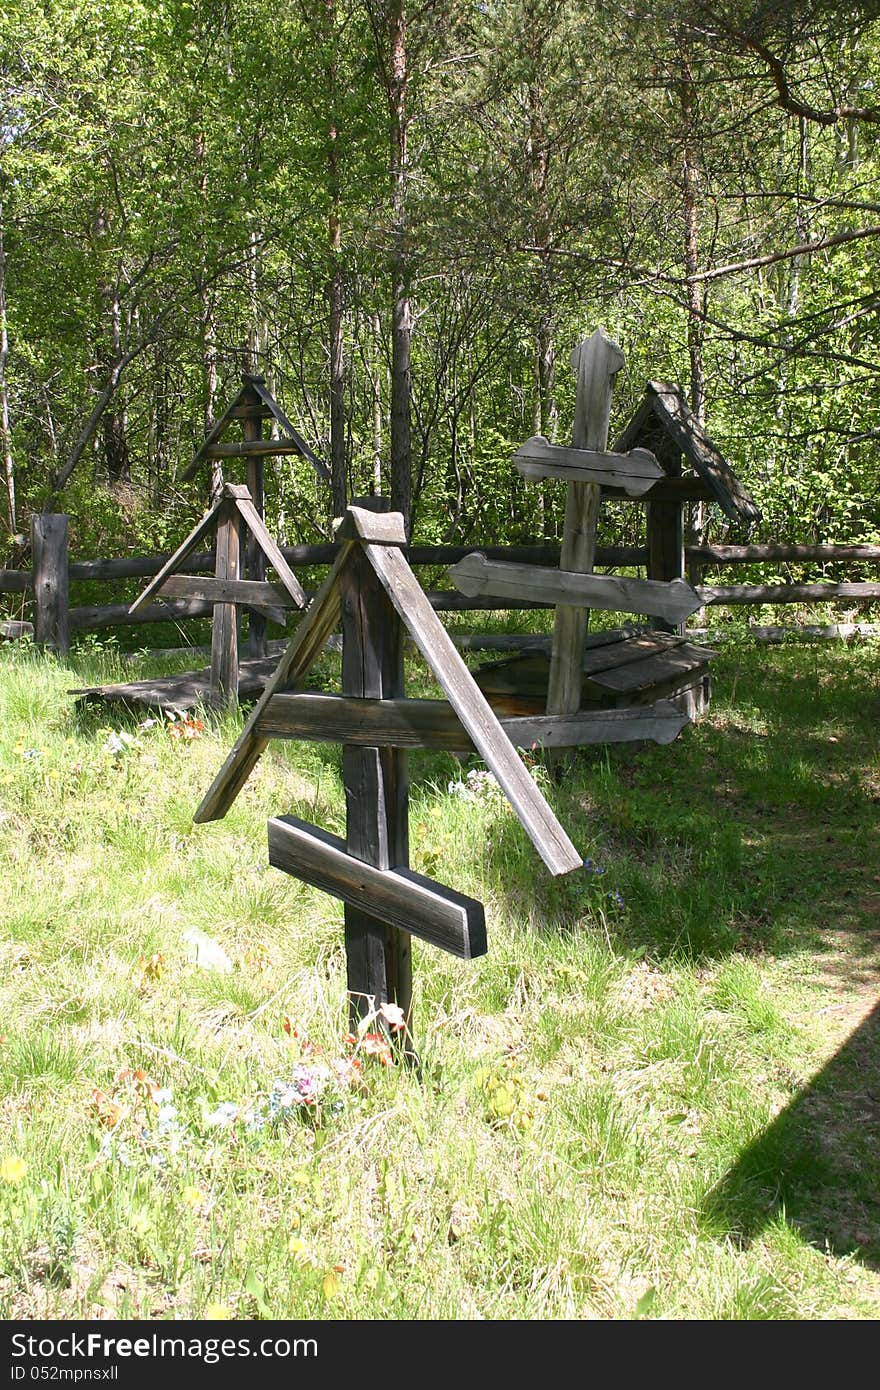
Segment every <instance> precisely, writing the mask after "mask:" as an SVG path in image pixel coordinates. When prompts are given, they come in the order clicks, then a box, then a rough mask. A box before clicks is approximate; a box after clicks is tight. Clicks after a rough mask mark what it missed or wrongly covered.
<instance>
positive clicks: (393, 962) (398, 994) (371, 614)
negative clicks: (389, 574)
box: [275, 546, 412, 1030]
mask: <svg viewBox="0 0 880 1390" xmlns="http://www.w3.org/2000/svg"><path fill="white" fill-rule="evenodd" d="M339 594H340V610H341V619H342V690H343V698H345V697H354V698H355V699H358V698H363V697H369V698H373V699H375V700H376V701H377V702H378V703H380V704H381V703H383V702H384V701H385V700H386V699H388V700H398V699H400V698H401V697H402V696H403V693H404V681H403V642H402V630H401V624H400V619H399V617H398V615H397V613H396V612H395V610H394V609H393V607H392V606H391V604H390V603H389V601H388V599H387V597H386V595H385V593H384V591H383V589H382V586H381V585H380V583H379V581H378V579H377V578H376V574H375V572H374V571H373V569H372V568H371V566H370V565H369V564H368V562H367V559H366V557H365V555H364V554H363V551H362V549H361V547H360V546H355V548H354V549H353V551H352V554H351V558H350V560H349V563H348V565H346V567H345V569H344V570H343V571H342V573H341V574H340V576H339ZM275 698H276V699H277V698H278V697H277V696H276V697H275ZM380 745H384V746H380ZM342 779H343V784H344V787H345V804H346V844H347V849H348V852H349V853H350V854H351V855H353V856H354V857H355V859H357V860H362V861H364V863H366V864H369V865H370V866H371V867H372V868H374V869H379V870H382V869H391V868H397V869H405V868H406V867H407V865H408V864H409V794H408V777H407V760H406V753H404V752H402V751H400V750H399V749H395V748H392V747H390V746H388V745H387V744H385V741H384V739H381V738H378V739H374V742H373V744H372V746H369V747H365V746H362V745H361V744H360V742H359V741H356V740H351V741H349V740H343V750H342ZM403 925H404V927H406V926H407V925H408V924H406V923H404V924H403ZM400 926H401V924H400V922H399V921H398V920H397V919H393V920H392V919H390V918H388V917H387V916H379V917H378V918H377V916H376V915H375V913H374V912H372V913H371V910H370V909H369V907H368V906H367V905H366V904H365V903H363V902H361V903H359V902H357V901H349V902H347V903H346V908H345V955H346V974H347V982H348V996H349V1009H350V1016H351V1024H352V1029H353V1030H354V1029H356V1028H357V1025H358V1021H359V1020H360V1019H361V1018H364V1017H366V1016H367V1015H368V1014H369V1013H370V1012H371V1011H372V1010H373V1009H374V1008H375V1006H376V1004H381V1003H385V1002H393V1003H396V1004H399V1006H400V1007H401V1009H403V1012H404V1014H405V1015H406V1016H407V1019H408V1020H409V1015H410V1011H411V1008H412V945H411V942H410V938H409V933H408V930H403V931H401V930H400Z"/></svg>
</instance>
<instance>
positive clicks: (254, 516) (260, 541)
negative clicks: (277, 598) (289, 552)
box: [235, 489, 307, 608]
mask: <svg viewBox="0 0 880 1390" xmlns="http://www.w3.org/2000/svg"><path fill="white" fill-rule="evenodd" d="M245 491H246V492H247V489H245ZM235 505H236V506H237V508H238V511H239V514H240V515H241V517H242V518H243V520H244V522H245V525H246V526H247V527H248V529H249V531H250V533H251V535H252V536H253V537H254V540H255V541H256V542H257V545H258V546H259V547H260V549H261V550H262V552H263V554H264V555H265V557H266V559H267V560H268V561H269V564H270V565H271V566H272V568H273V569H274V571H275V573H276V574H277V575H278V578H279V579H280V580H281V583H282V584H283V585H284V587H285V589H286V590H287V592H288V593H289V594H290V597H291V598H292V599H293V601H294V603H295V604H296V606H297V608H305V606H306V602H307V600H306V596H305V593H304V592H303V587H302V585H301V584H300V582H299V580H298V579H297V577H296V575H295V574H294V572H293V570H292V569H291V568H290V566H289V565H288V563H287V561H286V560H285V558H284V556H283V555H282V553H281V548H280V546H279V545H278V543H277V542H276V540H275V538H274V536H273V535H272V534H271V533H270V532H269V531H268V530H267V528H266V523H265V521H264V520H263V518H262V517H261V516H260V514H259V512H258V511H257V509H256V507H255V506H254V504H253V501H252V500H251V496H250V493H248V494H247V496H246V497H241V496H238V497H236V499H235Z"/></svg>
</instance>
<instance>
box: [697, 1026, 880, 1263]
mask: <svg viewBox="0 0 880 1390" xmlns="http://www.w3.org/2000/svg"><path fill="white" fill-rule="evenodd" d="M779 1216H782V1217H784V1219H785V1220H786V1221H787V1222H788V1223H789V1225H790V1226H792V1227H793V1228H794V1229H796V1230H797V1231H798V1232H799V1233H800V1234H801V1235H802V1236H803V1237H804V1238H805V1239H806V1240H808V1241H810V1243H811V1244H813V1245H816V1246H818V1247H819V1248H820V1249H822V1250H827V1251H828V1252H829V1253H831V1254H833V1255H836V1256H841V1255H854V1256H855V1257H857V1258H858V1259H859V1260H860V1261H861V1262H862V1263H863V1264H866V1265H869V1266H870V1267H871V1268H872V1269H880V1004H877V1005H875V1006H874V1008H873V1009H872V1011H871V1012H870V1013H869V1014H868V1016H867V1017H866V1018H865V1019H864V1020H863V1021H862V1023H860V1024H859V1026H858V1027H857V1028H856V1029H855V1031H854V1032H853V1033H852V1034H851V1035H850V1036H849V1037H848V1038H847V1040H846V1042H845V1043H844V1044H843V1046H842V1047H841V1048H840V1049H839V1051H838V1052H836V1053H835V1055H834V1056H833V1057H832V1058H831V1060H830V1061H829V1062H828V1063H827V1065H826V1066H825V1067H823V1069H822V1071H821V1072H819V1073H818V1074H817V1075H816V1076H815V1077H814V1078H813V1080H812V1081H811V1082H810V1083H809V1085H807V1086H806V1087H805V1088H804V1089H803V1090H802V1091H801V1092H799V1094H798V1095H797V1096H796V1097H795V1099H794V1100H793V1101H792V1102H791V1104H790V1105H788V1106H787V1107H786V1109H785V1110H783V1111H782V1113H781V1114H780V1115H778V1116H777V1117H776V1119H775V1120H774V1121H773V1123H772V1124H771V1125H769V1127H768V1128H767V1129H766V1130H764V1132H763V1134H761V1136H760V1137H759V1138H757V1139H755V1140H754V1141H753V1142H752V1143H751V1144H750V1145H749V1146H748V1148H746V1149H745V1150H744V1151H743V1153H742V1154H741V1155H740V1157H739V1158H738V1160H737V1161H736V1163H735V1164H734V1165H733V1167H732V1168H730V1170H729V1171H728V1172H727V1173H726V1174H725V1175H724V1177H723V1179H722V1180H721V1182H720V1183H718V1184H717V1186H716V1187H715V1188H714V1189H713V1191H712V1193H711V1194H710V1197H709V1200H708V1202H707V1204H706V1208H705V1211H704V1217H705V1219H706V1221H707V1222H708V1224H709V1225H710V1226H711V1227H712V1228H713V1229H714V1230H715V1232H716V1233H718V1234H724V1235H729V1236H731V1237H732V1238H733V1239H734V1240H736V1241H738V1242H740V1243H742V1244H747V1243H748V1242H750V1241H752V1240H754V1239H755V1238H756V1237H757V1236H759V1235H760V1233H761V1231H762V1230H763V1229H764V1227H765V1226H766V1225H767V1224H768V1223H769V1222H770V1221H771V1220H773V1219H774V1218H776V1217H779Z"/></svg>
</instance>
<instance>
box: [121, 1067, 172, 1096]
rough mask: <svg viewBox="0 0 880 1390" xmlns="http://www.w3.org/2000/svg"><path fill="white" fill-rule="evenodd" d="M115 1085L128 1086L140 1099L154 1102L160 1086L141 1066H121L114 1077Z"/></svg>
mask: <svg viewBox="0 0 880 1390" xmlns="http://www.w3.org/2000/svg"><path fill="white" fill-rule="evenodd" d="M116 1082H117V1085H120V1086H129V1087H130V1088H131V1089H132V1090H133V1091H134V1092H135V1094H136V1095H138V1096H140V1097H141V1099H142V1100H151V1101H153V1102H155V1100H156V1097H157V1096H158V1094H159V1092H160V1090H161V1087H160V1085H159V1083H158V1081H154V1080H153V1078H152V1077H151V1076H148V1075H147V1073H146V1072H145V1071H144V1069H143V1067H135V1068H132V1067H123V1069H122V1071H121V1072H119V1074H118V1075H117V1077H116Z"/></svg>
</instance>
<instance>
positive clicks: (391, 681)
mask: <svg viewBox="0 0 880 1390" xmlns="http://www.w3.org/2000/svg"><path fill="white" fill-rule="evenodd" d="M336 534H337V540H338V542H339V551H338V554H337V557H336V560H335V562H334V564H333V567H332V568H331V570H330V573H329V575H328V576H327V578H326V580H325V581H324V583H323V585H322V586H321V588H320V589H319V590H318V593H317V594H316V595H315V598H314V599H313V601H312V603H311V605H310V606H309V608H308V610H307V612H306V613H305V615H304V617H303V618H302V620H301V621H300V623H299V626H298V627H297V629H296V633H295V634H294V636H293V639H292V641H291V642H290V645H289V646H288V648H287V651H286V652H285V653H284V655H283V656H282V657H281V660H280V662H279V664H278V667H277V669H276V671H275V674H274V676H273V677H272V679H271V680H270V682H269V684H268V685H267V686H266V689H265V690H264V692H263V695H262V697H261V699H260V700H259V702H258V703H257V705H256V706H255V708H254V710H253V713H252V714H251V716H250V718H249V719H248V721H247V723H246V724H245V727H244V729H243V731H242V733H241V735H240V736H239V738H238V740H237V741H236V743H235V745H234V747H233V749H232V751H231V752H230V754H229V756H228V757H227V759H226V761H225V763H224V764H223V766H222V768H221V769H220V771H219V772H218V774H217V776H216V777H215V779H214V782H213V783H212V785H211V787H210V788H209V790H208V792H207V793H206V795H205V797H204V799H203V801H202V803H201V805H200V806H199V807H198V809H197V811H196V813H195V817H194V819H195V820H196V822H199V823H201V822H205V821H211V820H215V819H217V818H219V817H221V816H223V815H225V814H226V812H227V811H228V809H229V807H230V806H231V805H232V803H233V801H234V800H235V798H236V796H237V795H238V793H239V792H240V790H241V788H242V787H243V786H244V784H245V782H246V781H247V778H248V776H249V775H250V773H251V771H252V769H253V768H254V766H255V765H256V763H257V761H258V759H259V757H260V755H261V754H262V752H263V750H264V749H265V747H266V745H267V744H268V742H269V740H270V739H272V738H291V739H313V740H316V741H319V742H338V743H341V744H342V745H343V779H344V784H345V795H346V808H347V819H346V838H345V840H344V841H343V840H341V839H339V838H338V837H336V836H334V835H330V834H327V832H326V831H323V830H321V829H319V828H318V827H316V826H313V825H308V824H306V823H305V822H304V821H301V820H297V819H296V818H295V817H293V816H278V817H275V818H273V819H272V820H270V821H269V861H270V863H272V864H274V865H275V866H276V867H277V868H280V869H283V870H284V871H285V872H287V873H290V874H293V875H295V876H296V877H298V878H300V879H303V880H304V881H305V882H306V883H310V884H312V885H314V886H316V887H318V888H321V889H323V890H324V891H325V892H328V893H332V894H334V895H335V896H336V897H338V898H341V899H342V901H343V902H344V904H345V947H346V957H347V976H348V992H349V999H350V1008H351V1015H352V1020H353V1022H356V1021H357V1019H359V1018H362V1017H364V1016H365V1015H366V1014H367V1013H368V1012H370V1011H371V1010H372V1009H373V1008H374V1007H375V1006H376V1005H377V1004H380V1003H386V1002H393V1003H397V1004H399V1005H400V1007H401V1008H402V1009H403V1010H404V1013H405V1014H406V1015H407V1017H408V1018H409V1015H410V1010H411V979H412V976H411V956H410V937H411V936H416V937H420V938H422V939H423V940H425V941H428V942H430V943H431V944H432V945H434V946H439V947H441V948H442V949H443V950H446V951H450V952H451V953H452V954H453V955H457V956H460V957H463V958H465V959H469V958H471V957H474V956H479V955H482V954H484V953H485V951H486V926H485V917H484V912H483V905H482V903H480V902H478V901H476V900H475V899H473V898H467V897H463V896H462V895H461V894H460V893H457V892H456V891H455V890H454V889H451V888H446V887H444V886H443V885H441V884H439V883H435V882H434V881H433V880H432V879H429V878H426V877H424V876H423V875H421V874H417V873H414V872H413V871H412V870H411V869H410V868H409V834H408V821H409V816H408V781H407V755H406V749H407V748H410V747H428V748H462V749H466V750H469V751H472V752H476V753H478V754H479V755H480V757H482V758H483V759H484V761H485V762H486V764H487V766H488V767H489V768H490V770H491V771H492V772H493V773H494V775H495V777H496V779H497V781H498V783H499V785H500V787H501V788H502V790H503V791H504V793H505V795H506V797H507V799H508V801H509V802H510V804H511V806H512V807H513V810H514V811H515V812H516V815H517V816H518V817H519V819H520V821H521V823H522V825H523V827H524V828H525V830H526V833H527V834H528V835H529V837H530V839H531V840H532V843H533V844H534V846H535V848H536V849H537V851H538V853H539V854H540V856H541V858H542V859H543V860H544V863H545V864H546V865H547V867H548V868H549V870H550V872H551V873H553V874H565V873H569V872H571V871H572V870H574V869H578V868H581V867H582V859H581V856H580V855H579V854H578V853H577V851H576V850H575V848H574V845H573V844H572V843H571V841H570V840H569V838H568V836H567V835H566V833H565V831H564V830H563V828H562V826H561V825H560V824H559V822H558V821H557V819H556V817H555V815H554V814H553V812H552V810H551V809H550V807H549V805H548V804H547V802H546V801H545V800H544V797H543V796H542V795H541V792H540V791H539V790H538V787H537V785H536V784H535V782H534V780H533V778H532V777H531V775H530V774H529V772H528V770H527V769H526V767H525V766H524V765H523V763H522V761H521V760H520V757H519V755H518V753H517V751H516V748H515V747H514V745H513V743H512V742H511V740H510V738H509V737H508V734H507V733H506V732H505V729H504V728H503V727H502V725H501V724H500V723H499V721H498V719H497V718H496V717H495V715H494V713H493V712H492V709H491V708H490V706H489V704H488V703H487V701H486V698H485V696H484V695H483V694H482V692H481V691H480V690H479V688H478V686H477V685H476V683H475V682H474V679H473V677H472V676H471V674H470V672H469V671H468V669H467V667H466V666H465V664H464V662H463V661H462V659H461V656H460V655H459V653H458V651H457V650H456V648H455V646H454V645H453V643H452V641H451V639H450V637H449V635H448V633H447V632H446V629H445V628H444V627H443V625H442V623H441V622H440V620H439V618H438V617H437V615H436V613H435V612H434V610H433V609H432V607H431V605H430V603H429V601H428V599H427V597H426V596H425V594H424V592H423V591H422V589H421V587H420V585H419V583H418V581H417V580H416V578H415V575H414V574H413V572H412V570H411V569H410V566H409V564H408V563H407V560H406V558H405V555H404V547H405V545H406V534H405V530H404V524H403V518H402V516H401V515H400V514H399V513H396V512H386V513H382V512H376V511H371V510H368V509H366V508H365V507H357V506H353V507H350V508H349V509H348V511H347V512H346V514H345V516H344V518H343V519H342V521H341V523H340V524H339V526H338V528H337V533H336ZM340 617H341V620H342V694H341V695H315V694H305V693H300V687H301V686H302V685H303V684H304V682H305V680H306V677H307V675H308V673H309V670H310V668H311V666H312V664H313V663H314V661H315V659H316V658H317V657H318V656H319V655H320V653H321V651H322V650H323V648H324V645H325V642H326V640H327V638H328V637H329V636H330V634H331V633H332V632H333V631H334V630H335V628H336V625H337V623H338V622H339V620H340ZM404 631H407V632H408V633H409V634H410V636H411V637H412V639H413V641H414V642H415V644H416V646H417V647H418V649H419V651H420V652H421V653H422V655H423V657H424V658H425V660H426V661H427V663H428V665H429V667H430V669H431V671H432V672H433V674H434V676H435V678H436V680H437V681H438V683H439V685H440V687H441V689H442V690H443V692H444V694H445V695H446V700H409V699H406V698H405V695H404V678H403V647H402V639H403V633H404ZM512 722H514V723H520V722H523V723H526V722H529V721H512Z"/></svg>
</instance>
